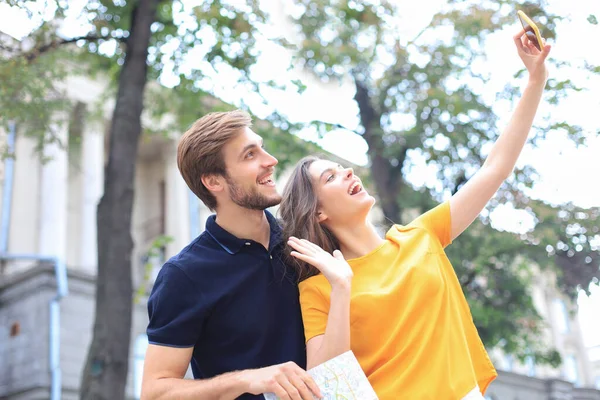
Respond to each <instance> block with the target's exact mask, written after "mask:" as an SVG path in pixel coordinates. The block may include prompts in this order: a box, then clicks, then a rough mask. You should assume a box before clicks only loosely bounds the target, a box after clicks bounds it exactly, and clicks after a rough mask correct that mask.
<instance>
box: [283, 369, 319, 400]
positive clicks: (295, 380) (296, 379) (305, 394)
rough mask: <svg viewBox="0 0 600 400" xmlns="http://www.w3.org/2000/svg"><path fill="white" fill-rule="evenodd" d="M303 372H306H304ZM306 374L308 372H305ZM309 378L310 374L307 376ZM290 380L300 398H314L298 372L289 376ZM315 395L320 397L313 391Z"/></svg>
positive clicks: (307, 399) (311, 399) (304, 399)
mask: <svg viewBox="0 0 600 400" xmlns="http://www.w3.org/2000/svg"><path fill="white" fill-rule="evenodd" d="M300 372H303V371H300ZM304 374H306V373H304ZM306 375H308V374H306ZM309 378H310V376H309ZM311 380H312V379H311ZM290 381H291V382H292V384H293V385H294V387H295V388H296V389H297V390H298V392H299V393H300V397H301V398H302V400H313V399H314V397H313V395H312V394H311V389H309V387H308V386H307V384H306V383H305V382H304V380H303V379H302V376H301V374H300V373H298V374H297V375H293V376H291V377H290ZM317 389H318V388H317ZM315 396H317V397H320V396H319V395H318V394H317V393H315Z"/></svg>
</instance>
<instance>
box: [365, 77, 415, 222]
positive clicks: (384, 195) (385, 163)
mask: <svg viewBox="0 0 600 400" xmlns="http://www.w3.org/2000/svg"><path fill="white" fill-rule="evenodd" d="M354 82H355V86H356V94H355V95H354V100H356V102H357V104H358V109H359V111H360V121H361V124H362V126H363V127H364V129H365V132H364V133H363V137H364V139H365V141H366V142H367V144H368V145H369V149H368V151H367V154H368V155H369V158H370V159H371V175H372V177H373V181H374V182H375V190H377V194H378V196H379V201H380V204H381V209H382V211H383V214H384V215H385V217H386V218H388V219H390V220H391V221H392V222H394V223H400V222H401V220H400V217H401V208H400V205H399V204H398V195H399V192H400V185H401V183H402V164H403V162H404V159H405V157H406V149H405V150H403V154H402V155H401V157H400V158H399V163H398V165H397V166H393V165H392V164H391V163H390V161H389V160H388V159H387V158H386V157H385V154H384V149H385V143H384V142H383V138H382V133H383V132H382V129H381V115H379V114H378V113H377V111H376V110H375V109H374V107H373V105H372V104H371V99H370V97H369V92H368V89H367V88H366V87H365V86H364V84H363V83H361V82H360V81H359V80H357V79H356V78H355V79H354Z"/></svg>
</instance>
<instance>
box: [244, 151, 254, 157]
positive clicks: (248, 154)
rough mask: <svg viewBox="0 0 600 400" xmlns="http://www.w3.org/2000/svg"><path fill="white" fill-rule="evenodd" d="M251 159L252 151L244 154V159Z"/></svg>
mask: <svg viewBox="0 0 600 400" xmlns="http://www.w3.org/2000/svg"><path fill="white" fill-rule="evenodd" d="M252 157H254V152H253V151H249V152H248V153H246V158H252Z"/></svg>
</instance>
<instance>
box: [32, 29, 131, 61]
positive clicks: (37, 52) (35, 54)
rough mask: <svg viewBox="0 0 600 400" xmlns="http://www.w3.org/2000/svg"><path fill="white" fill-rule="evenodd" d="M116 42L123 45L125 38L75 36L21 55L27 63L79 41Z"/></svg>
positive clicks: (35, 48) (90, 35) (52, 42)
mask: <svg viewBox="0 0 600 400" xmlns="http://www.w3.org/2000/svg"><path fill="white" fill-rule="evenodd" d="M111 39H114V40H117V41H119V42H122V43H125V42H126V40H127V38H125V37H112V36H97V35H96V34H92V33H90V34H87V35H84V36H76V37H73V38H69V39H60V40H53V41H51V42H49V43H46V44H44V45H42V46H40V47H34V48H33V49H31V50H30V51H28V52H26V53H24V54H23V57H24V58H25V59H26V60H27V61H28V62H29V63H31V62H33V61H34V60H35V59H36V58H38V57H39V56H41V55H42V54H44V53H46V52H48V51H50V50H54V49H56V48H58V47H60V46H63V45H65V44H70V43H76V42H78V41H80V40H85V41H87V42H97V41H99V40H111Z"/></svg>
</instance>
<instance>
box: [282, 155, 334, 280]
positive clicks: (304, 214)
mask: <svg viewBox="0 0 600 400" xmlns="http://www.w3.org/2000/svg"><path fill="white" fill-rule="evenodd" d="M317 160H320V158H318V157H314V156H309V157H304V158H303V159H302V160H300V161H299V162H298V164H297V165H296V167H295V168H294V170H293V172H292V175H291V176H290V179H289V180H288V182H287V184H286V185H285V188H284V189H283V198H282V200H281V204H280V206H279V217H280V219H281V223H282V225H283V238H284V240H285V242H284V243H287V241H288V239H289V238H290V236H295V237H297V238H298V239H306V240H309V241H311V242H313V243H314V244H316V245H318V246H320V247H321V248H322V249H323V250H325V251H327V252H329V253H332V252H333V251H334V250H336V249H339V242H338V241H337V239H336V238H335V236H334V235H333V233H331V231H329V230H328V229H327V228H326V227H325V226H323V225H321V224H320V223H319V220H318V217H317V212H318V207H319V203H318V199H317V194H316V193H315V188H314V184H313V179H312V177H311V176H310V173H309V171H308V169H309V168H310V166H311V164H312V163H313V162H315V161H317ZM291 251H292V248H291V247H289V246H287V247H286V249H285V251H284V252H283V253H284V261H285V262H286V264H287V265H290V266H293V267H294V268H295V269H296V270H297V273H298V280H299V281H303V280H305V279H307V278H309V277H311V276H313V275H317V274H319V270H318V269H316V268H315V267H313V266H312V265H310V264H307V263H305V262H303V261H300V260H298V259H297V258H295V257H293V256H291V255H290V252H291Z"/></svg>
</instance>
